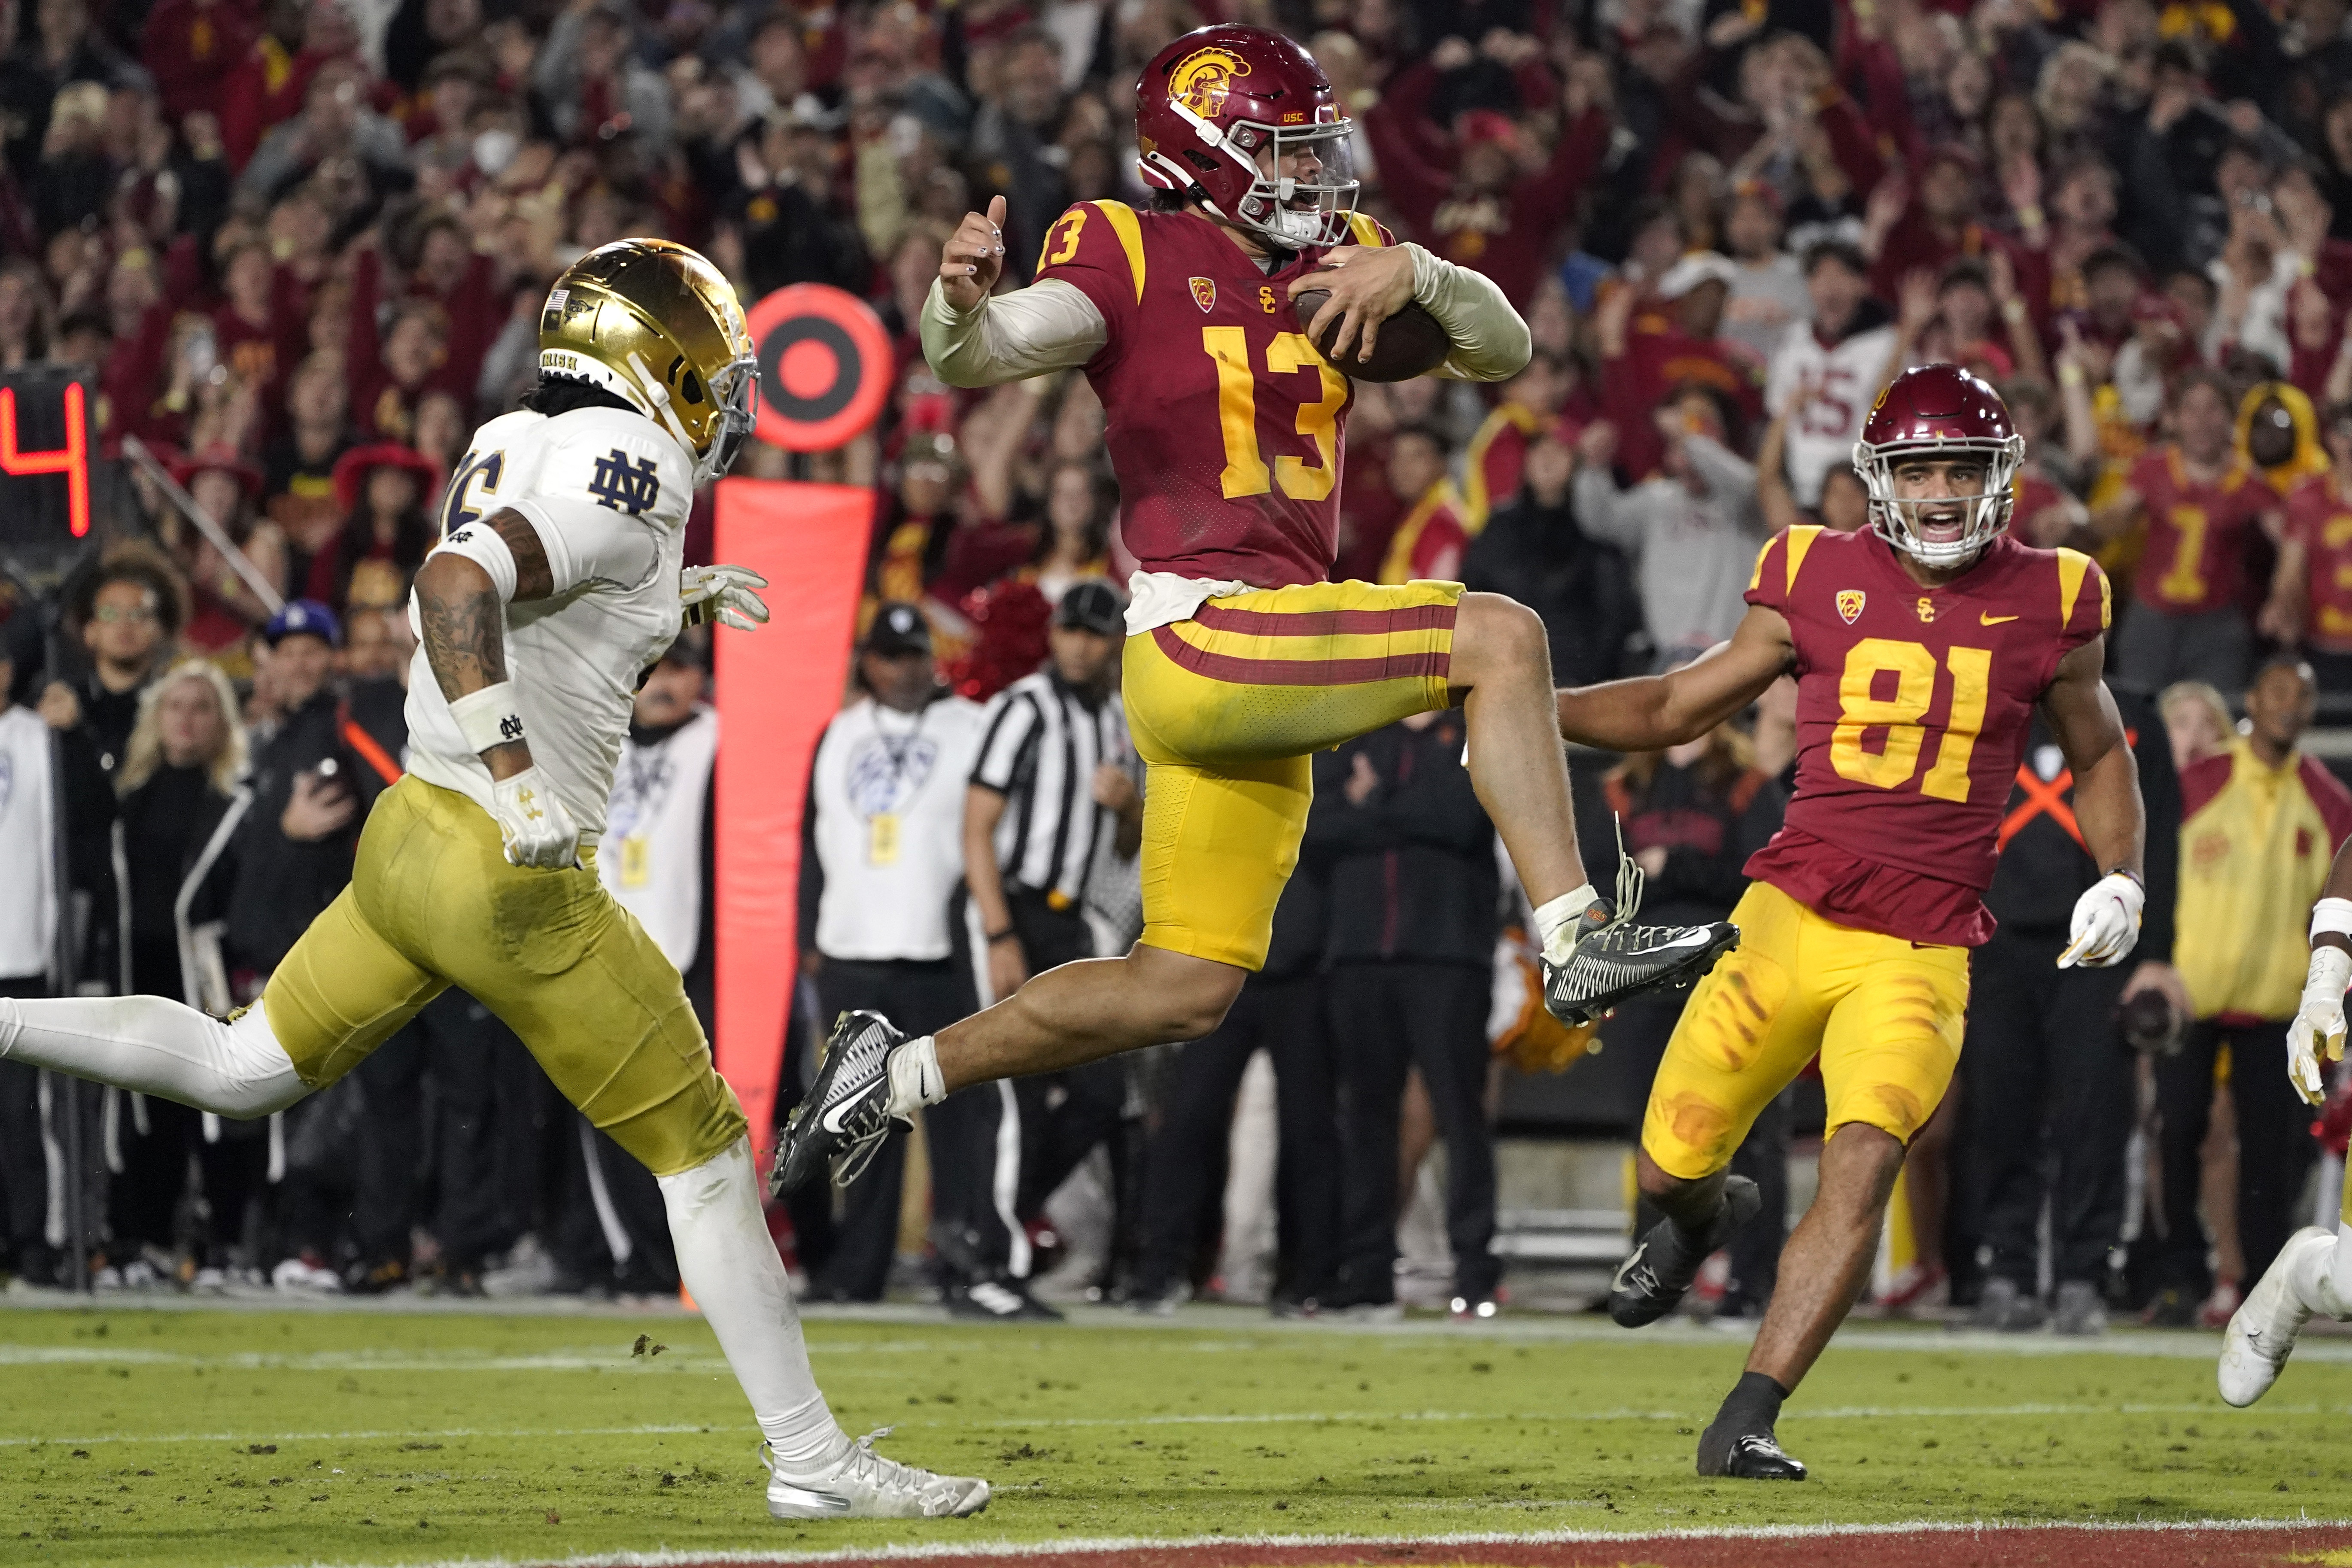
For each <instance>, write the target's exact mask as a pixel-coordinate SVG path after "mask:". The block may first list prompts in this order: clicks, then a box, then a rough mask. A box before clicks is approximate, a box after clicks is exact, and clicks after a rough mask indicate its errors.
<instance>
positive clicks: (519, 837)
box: [490, 766, 580, 871]
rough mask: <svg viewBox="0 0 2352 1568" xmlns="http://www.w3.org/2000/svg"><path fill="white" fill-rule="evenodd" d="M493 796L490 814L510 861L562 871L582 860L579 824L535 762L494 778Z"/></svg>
mask: <svg viewBox="0 0 2352 1568" xmlns="http://www.w3.org/2000/svg"><path fill="white" fill-rule="evenodd" d="M490 799H491V801H492V803H493V804H492V805H491V807H490V817H491V819H492V820H493V821H495V822H496V823H497V824H498V825H499V837H500V838H502V839H504V840H505V841H506V849H507V864H508V865H509V866H528V867H530V868H533V869H536V870H541V871H562V870H564V869H567V868H570V867H572V866H575V865H577V864H579V860H580V828H579V826H578V824H576V823H574V822H573V821H572V814H571V813H570V812H568V811H566V810H564V809H563V803H562V801H560V800H558V799H556V798H555V791H554V790H552V789H551V788H549V787H548V783H547V775H546V774H545V773H541V772H540V771H539V769H538V768H537V767H536V766H532V767H528V768H525V769H523V771H522V772H520V773H517V774H515V775H514V776H513V777H512V778H505V779H498V780H495V781H493V782H492V784H490Z"/></svg>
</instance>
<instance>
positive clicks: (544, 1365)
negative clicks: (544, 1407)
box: [0, 1344, 906, 1378]
mask: <svg viewBox="0 0 2352 1568" xmlns="http://www.w3.org/2000/svg"><path fill="white" fill-rule="evenodd" d="M835 1348H839V1347H835ZM860 1353H863V1347H860ZM0 1366H188V1367H212V1368H216V1369H219V1370H222V1371H226V1372H457V1373H477V1372H618V1371H623V1370H627V1371H630V1372H632V1373H635V1372H637V1371H646V1370H659V1371H666V1372H667V1371H688V1372H723V1371H725V1370H726V1369H727V1358H726V1357H724V1356H722V1355H718V1354H715V1353H712V1352H696V1351H669V1352H666V1353H664V1354H662V1355H660V1356H656V1357H638V1356H634V1355H632V1354H630V1353H629V1352H626V1351H620V1350H615V1351H575V1352H553V1353H549V1354H541V1355H512V1356H499V1355H484V1356H469V1355H464V1354H457V1355H404V1354H402V1353H400V1352H396V1351H395V1352H383V1353H378V1352H369V1351H319V1352H313V1353H310V1354H308V1355H274V1354H271V1353H269V1352H266V1351H236V1352H230V1353H228V1354H225V1355H202V1354H194V1353H191V1352H185V1351H146V1350H135V1349H132V1348H131V1347H129V1346H125V1347H123V1348H121V1349H120V1350H116V1349H100V1348H99V1347H97V1346H85V1345H12V1344H0ZM905 1370H906V1369H905V1368H903V1367H860V1366H856V1365H831V1366H828V1367H827V1368H826V1370H825V1375H826V1376H827V1377H829V1378H846V1377H896V1376H898V1375H901V1374H902V1373H904V1372H905Z"/></svg>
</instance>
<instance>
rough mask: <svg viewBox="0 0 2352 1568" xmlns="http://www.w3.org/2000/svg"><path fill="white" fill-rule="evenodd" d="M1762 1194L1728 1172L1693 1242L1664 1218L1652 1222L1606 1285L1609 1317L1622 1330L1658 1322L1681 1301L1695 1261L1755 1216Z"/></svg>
mask: <svg viewBox="0 0 2352 1568" xmlns="http://www.w3.org/2000/svg"><path fill="white" fill-rule="evenodd" d="M1763 1206H1764V1195H1763V1194H1761V1193H1759V1192H1758V1191H1757V1189H1756V1184H1755V1183H1754V1182H1751V1181H1749V1180H1748V1178H1747V1177H1746V1176H1727V1177H1725V1178H1724V1183H1723V1207H1722V1208H1721V1209H1719V1210H1717V1213H1716V1216H1715V1220H1714V1223H1712V1224H1711V1225H1709V1226H1707V1227H1706V1234H1705V1235H1704V1236H1702V1237H1699V1238H1698V1239H1697V1240H1696V1241H1688V1240H1685V1238H1684V1237H1683V1233H1682V1232H1681V1230H1679V1229H1678V1228H1676V1226H1675V1222H1674V1221H1672V1220H1670V1219H1662V1220H1660V1221H1659V1222H1658V1223H1657V1224H1655V1225H1654V1226H1651V1227H1650V1230H1649V1234H1648V1235H1646V1236H1644V1237H1642V1241H1641V1245H1640V1246H1638V1247H1634V1248H1633V1253H1632V1254H1631V1255H1630V1256H1629V1257H1627V1258H1626V1259H1625V1261H1624V1262H1622V1263H1621V1264H1619V1265H1618V1266H1617V1277H1616V1279H1612V1280H1611V1281H1610V1284H1609V1316H1610V1318H1611V1319H1612V1321H1614V1322H1615V1323H1616V1324H1617V1326H1618V1327H1619V1328H1621V1329H1638V1328H1642V1327H1643V1326H1645V1325H1647V1324H1650V1323H1654V1322H1656V1321H1658V1320H1659V1319H1660V1318H1663V1317H1664V1316H1665V1315H1666V1314H1667V1313H1669V1312H1671V1311H1673V1310H1675V1307H1676V1306H1678V1305H1680V1304H1681V1301H1682V1299H1683V1296H1684V1294H1685V1292H1687V1291H1688V1290H1689V1289H1690V1288H1691V1284H1692V1282H1693V1281H1694V1280H1696V1279H1697V1278H1698V1270H1699V1265H1701V1264H1703V1263H1705V1262H1706V1260H1707V1258H1708V1256H1709V1255H1710V1254H1712V1253H1713V1252H1715V1250H1716V1249H1717V1248H1718V1247H1722V1246H1723V1245H1724V1244H1725V1243H1727V1242H1728V1241H1729V1240H1730V1239H1731V1237H1732V1233H1733V1232H1735V1231H1737V1230H1738V1228H1739V1227H1740V1226H1743V1225H1746V1224H1747V1223H1748V1221H1749V1220H1751V1219H1754V1218H1755V1217H1756V1212H1757V1211H1758V1210H1759V1209H1760V1208H1762V1207H1763Z"/></svg>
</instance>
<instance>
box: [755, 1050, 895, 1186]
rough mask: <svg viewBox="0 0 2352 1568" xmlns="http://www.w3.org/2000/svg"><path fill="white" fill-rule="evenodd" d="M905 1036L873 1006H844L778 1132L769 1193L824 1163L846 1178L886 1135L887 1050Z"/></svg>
mask: <svg viewBox="0 0 2352 1568" xmlns="http://www.w3.org/2000/svg"><path fill="white" fill-rule="evenodd" d="M906 1038H907V1037H906V1036H904V1035H902V1034H900V1033H899V1032H898V1029H897V1028H895V1027H894V1026H892V1025H891V1023H890V1020H889V1019H887V1018H886V1017H884V1016H882V1015H881V1014H879V1013H864V1012H853V1013H844V1014H843V1015H842V1016H840V1017H839V1018H838V1019H836V1020H835V1023H834V1026H833V1033H832V1034H831V1035H830V1036H828V1037H826V1039H825V1042H824V1060H823V1061H822V1062H820V1063H818V1064H817V1069H816V1080H815V1081H814V1083H811V1084H810V1085H809V1089H808V1093H807V1094H806V1095H805V1096H804V1097H803V1099H802V1100H801V1102H800V1104H799V1105H797V1106H795V1107H794V1108H793V1114H792V1117H791V1119H790V1120H789V1121H786V1122H785V1123H784V1131H783V1134H782V1136H781V1137H779V1138H778V1139H777V1140H776V1163H775V1173H774V1174H773V1175H772V1176H771V1177H770V1178H769V1181H768V1195H769V1196H770V1197H782V1196H783V1195H784V1194H787V1193H795V1192H798V1191H799V1190H800V1189H801V1188H803V1187H804V1186H806V1185H808V1184H810V1183H811V1182H814V1181H815V1180H816V1179H817V1177H818V1175H819V1174H821V1173H823V1172H824V1170H825V1169H826V1168H827V1167H830V1168H831V1169H832V1172H833V1178H834V1180H835V1181H837V1182H839V1183H841V1184H843V1185H847V1184H849V1183H851V1182H854V1181H856V1179H857V1177H858V1174H859V1173H861V1172H863V1171H864V1170H865V1169H866V1164H867V1163H869V1162H870V1161H872V1159H873V1158H874V1156H875V1154H876V1153H877V1152H879V1151H880V1150H881V1148H882V1141H883V1140H884V1139H885V1138H887V1137H888V1136H889V1135H890V1053H891V1052H892V1051H895V1050H897V1049H898V1047H899V1046H900V1045H901V1044H903V1043H904V1042H905V1040H906Z"/></svg>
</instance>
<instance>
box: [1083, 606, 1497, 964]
mask: <svg viewBox="0 0 2352 1568" xmlns="http://www.w3.org/2000/svg"><path fill="white" fill-rule="evenodd" d="M1461 597H1462V584H1459V583H1405V584H1398V585H1396V586H1393V587H1381V586H1377V585H1375V584H1370V583H1308V584H1297V585H1296V586H1293V587H1288V588H1267V589H1260V590H1257V591H1254V592H1251V593H1247V594H1235V595H1233V596H1231V597H1230V598H1223V599H1211V600H1210V601H1209V602H1208V603H1207V604H1205V605H1202V606H1201V608H1200V610H1199V611H1198V613H1196V614H1195V615H1194V616H1193V617H1192V619H1191V620H1188V621H1179V622H1177V623H1176V624H1175V625H1173V626H1160V627H1157V628H1156V629H1154V630H1152V631H1149V632H1145V633H1143V634H1142V635H1141V636H1139V637H1129V638H1128V639H1127V651H1126V658H1125V669H1124V674H1123V687H1122V696H1123V699H1124V700H1125V702H1126V704H1127V723H1128V729H1129V731H1130V732H1131V733H1132V734H1133V735H1134V737H1135V750H1136V752H1137V754H1138V755H1139V756H1140V757H1142V759H1143V760H1144V762H1145V763H1149V764H1150V778H1149V780H1148V782H1147V784H1146V787H1145V790H1144V795H1143V850H1142V864H1141V869H1142V876H1143V941H1144V943H1145V945H1147V946H1150V947H1159V948H1165V949H1167V950H1168V951H1169V952H1183V953H1190V954H1192V956H1194V957H1196V958H1207V959H1213V960H1215V961H1216V962H1218V963H1232V964H1237V965H1239V966H1240V967H1242V968H1244V969H1250V970H1255V969H1258V968H1261V967H1263V966H1264V965H1265V948H1266V943H1267V942H1268V941H1269V940H1271V938H1272V936H1273V933H1274V906H1275V902H1276V900H1278V899H1280V898H1281V896H1282V889H1283V884H1284V883H1286V882H1287V881H1288V880H1289V879H1290V872H1291V868H1293V867H1294V866H1296V865H1297V863H1298V839H1299V835H1300V834H1301V833H1302V832H1304V831H1305V829H1306V826H1307V805H1308V803H1309V802H1310V801H1312V800H1313V799H1314V794H1315V790H1314V784H1313V783H1312V781H1311V779H1310V777H1309V773H1308V767H1307V758H1308V757H1309V756H1311V755H1312V754H1313V753H1314V752H1322V751H1328V750H1330V749H1331V748H1332V747H1334V746H1337V745H1339V743H1340V742H1343V741H1350V740H1353V739H1354V738H1355V737H1357V736H1358V735H1363V734H1369V733H1370V731H1374V730H1378V729H1381V728H1382V727H1383V726H1385V725H1389V724H1393V723H1395V722H1396V721H1398V720H1400V719H1403V718H1406V717H1408V716H1410V715H1412V714H1414V713H1423V712H1427V711H1428V710H1431V709H1434V708H1443V707H1444V706H1445V705H1446V701H1447V697H1446V672H1447V668H1448V667H1449V664H1450V662H1451V660H1452V658H1453V655H1454V607H1455V605H1456V604H1457V602H1458V601H1459V600H1460V599H1461Z"/></svg>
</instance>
